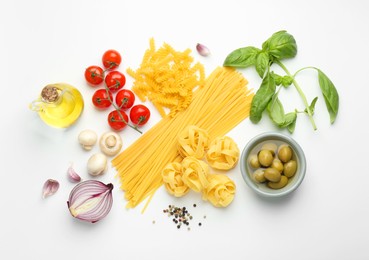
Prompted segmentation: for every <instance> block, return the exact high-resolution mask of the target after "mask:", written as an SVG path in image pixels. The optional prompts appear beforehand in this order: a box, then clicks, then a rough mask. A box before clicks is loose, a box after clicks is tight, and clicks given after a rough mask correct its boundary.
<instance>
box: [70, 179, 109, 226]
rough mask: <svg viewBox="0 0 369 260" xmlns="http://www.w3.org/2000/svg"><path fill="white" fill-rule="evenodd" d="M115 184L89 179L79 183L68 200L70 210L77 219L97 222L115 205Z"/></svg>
mask: <svg viewBox="0 0 369 260" xmlns="http://www.w3.org/2000/svg"><path fill="white" fill-rule="evenodd" d="M113 188H114V186H113V184H111V183H109V184H104V183H102V182H100V181H96V180H87V181H83V182H81V183H79V184H77V185H76V186H75V187H74V188H73V190H72V191H71V193H70V195H69V200H68V201H67V204H68V208H69V212H70V213H71V215H72V216H73V217H75V218H77V219H80V220H83V221H87V222H91V223H95V222H97V221H99V220H101V219H102V218H104V217H105V216H106V215H107V214H108V213H109V212H110V209H111V207H112V205H113V196H112V190H113Z"/></svg>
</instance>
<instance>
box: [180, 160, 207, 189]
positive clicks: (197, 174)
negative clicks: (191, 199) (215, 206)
mask: <svg viewBox="0 0 369 260" xmlns="http://www.w3.org/2000/svg"><path fill="white" fill-rule="evenodd" d="M182 167H183V175H182V180H183V182H184V184H186V185H187V186H188V187H190V188H191V189H192V190H193V191H195V192H201V191H203V189H205V188H206V187H207V186H208V179H207V176H208V175H209V166H208V165H207V164H206V163H205V162H203V161H201V160H198V159H196V158H195V157H191V156H189V157H186V158H184V159H183V161H182Z"/></svg>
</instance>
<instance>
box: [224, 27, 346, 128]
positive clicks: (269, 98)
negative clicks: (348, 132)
mask: <svg viewBox="0 0 369 260" xmlns="http://www.w3.org/2000/svg"><path fill="white" fill-rule="evenodd" d="M296 54H297V45H296V41H295V38H294V37H293V36H292V35H291V34H289V33H287V32H286V31H284V30H282V31H279V32H276V33H274V34H273V35H272V36H271V37H270V38H269V39H267V40H266V41H265V42H264V43H263V44H262V48H261V49H259V48H256V47H252V46H248V47H244V48H239V49H237V50H235V51H233V52H231V53H230V54H229V55H228V56H227V57H226V59H225V61H224V63H223V66H227V67H236V68H247V67H251V66H254V67H255V69H256V72H257V73H258V74H259V76H260V78H262V82H261V85H260V87H259V89H258V91H257V92H256V94H255V95H254V98H253V100H252V103H251V112H250V119H251V121H252V122H253V123H258V122H259V121H260V120H261V118H262V114H263V112H264V111H265V110H267V112H268V115H269V118H270V119H271V120H272V121H273V122H274V123H275V124H276V125H277V126H279V127H280V128H287V129H288V131H289V132H291V133H293V132H294V130H295V125H296V120H297V114H301V113H304V114H307V115H308V116H309V119H310V122H311V124H312V126H313V129H314V130H316V129H317V127H316V125H315V121H314V118H313V115H314V110H315V104H316V102H317V100H318V97H316V98H314V99H313V100H312V101H311V103H310V105H309V103H308V101H307V99H306V96H305V94H304V92H303V91H302V89H301V87H300V85H299V84H298V83H297V82H296V80H295V77H296V75H297V74H298V73H299V72H301V71H303V70H306V69H314V70H316V71H317V72H318V81H319V86H320V90H321V92H322V95H323V97H324V101H325V104H326V107H327V110H328V113H329V116H330V122H331V124H333V123H334V122H335V120H336V117H337V114H338V108H339V95H338V92H337V89H336V87H335V86H334V84H333V83H332V81H331V80H330V79H329V78H328V77H327V75H325V74H324V73H323V72H322V71H321V70H320V69H318V68H315V67H304V68H302V69H300V70H298V71H297V72H296V73H295V74H291V73H290V72H289V70H288V69H287V68H286V66H285V65H284V64H283V63H282V62H281V60H283V59H290V58H293V57H295V56H296ZM273 64H276V65H278V66H280V67H281V68H282V69H283V70H284V72H285V73H286V75H284V76H281V75H278V74H275V73H274V72H273V71H271V66H272V65H273ZM290 85H294V86H295V88H296V90H297V92H298V93H299V95H300V97H301V99H302V101H303V103H304V105H305V109H304V110H303V111H299V110H297V109H295V111H293V112H289V113H285V112H284V108H283V105H282V102H281V101H280V100H279V98H278V96H279V94H280V92H281V87H284V88H288V87H289V86H290ZM277 87H278V88H277Z"/></svg>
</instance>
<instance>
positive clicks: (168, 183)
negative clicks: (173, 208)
mask: <svg viewBox="0 0 369 260" xmlns="http://www.w3.org/2000/svg"><path fill="white" fill-rule="evenodd" d="M182 172H183V168H182V164H181V163H179V162H172V163H169V164H168V165H167V166H165V168H164V169H163V171H162V173H161V175H162V177H163V182H164V186H165V188H166V189H167V191H168V192H169V193H170V194H172V195H174V196H175V197H182V196H183V195H186V194H187V193H188V192H189V191H190V189H189V187H188V186H187V185H186V184H185V183H184V182H183V180H182Z"/></svg>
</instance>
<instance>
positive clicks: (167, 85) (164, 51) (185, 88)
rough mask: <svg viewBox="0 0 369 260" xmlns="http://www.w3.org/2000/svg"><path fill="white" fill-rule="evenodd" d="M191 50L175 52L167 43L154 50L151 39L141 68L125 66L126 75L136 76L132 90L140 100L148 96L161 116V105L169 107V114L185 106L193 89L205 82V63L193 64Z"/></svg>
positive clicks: (163, 114) (164, 113) (188, 102)
mask: <svg viewBox="0 0 369 260" xmlns="http://www.w3.org/2000/svg"><path fill="white" fill-rule="evenodd" d="M190 53H191V50H190V49H187V50H185V51H183V52H179V51H175V50H174V49H173V48H172V47H171V46H170V45H169V44H167V43H164V44H163V46H162V47H161V48H159V49H158V50H156V49H155V42H154V39H151V40H150V48H149V49H148V50H147V51H146V52H145V54H144V57H143V59H142V62H141V65H140V67H139V68H138V69H137V70H136V71H134V70H132V69H131V68H128V69H127V73H128V75H130V76H131V77H133V78H134V79H135V82H134V83H133V86H132V90H133V91H134V92H135V93H136V95H137V96H138V97H139V98H140V100H141V101H146V99H147V98H148V99H149V100H150V101H151V102H152V103H153V104H154V106H155V107H156V108H157V109H158V111H159V113H160V115H161V116H162V117H165V116H166V112H165V109H164V108H168V109H169V110H170V112H169V116H171V117H173V116H174V115H175V114H177V113H178V112H179V111H182V110H184V109H186V108H187V107H188V106H189V104H190V103H191V100H192V91H193V89H195V88H196V87H201V86H202V85H203V83H204V79H205V72H204V66H203V65H202V64H200V63H195V64H194V65H193V66H192V62H193V58H192V57H191V56H190Z"/></svg>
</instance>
